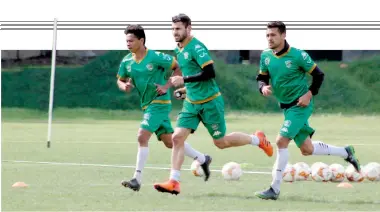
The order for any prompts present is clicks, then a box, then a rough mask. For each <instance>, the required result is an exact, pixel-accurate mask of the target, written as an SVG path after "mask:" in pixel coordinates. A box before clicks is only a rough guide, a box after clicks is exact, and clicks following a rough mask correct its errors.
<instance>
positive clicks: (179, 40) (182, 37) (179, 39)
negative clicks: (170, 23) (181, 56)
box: [176, 34, 187, 43]
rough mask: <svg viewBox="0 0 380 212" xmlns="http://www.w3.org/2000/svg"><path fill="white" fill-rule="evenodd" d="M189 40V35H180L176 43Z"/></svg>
mask: <svg viewBox="0 0 380 212" xmlns="http://www.w3.org/2000/svg"><path fill="white" fill-rule="evenodd" d="M186 38H187V35H186V34H183V35H178V39H177V40H176V42H179V43H181V42H183V41H184V40H185V39H186Z"/></svg>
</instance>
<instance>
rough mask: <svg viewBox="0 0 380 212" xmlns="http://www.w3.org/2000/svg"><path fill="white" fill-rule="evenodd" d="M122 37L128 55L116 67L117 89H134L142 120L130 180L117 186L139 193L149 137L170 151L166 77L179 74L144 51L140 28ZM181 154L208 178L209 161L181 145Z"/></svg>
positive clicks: (170, 62) (173, 64) (171, 63)
mask: <svg viewBox="0 0 380 212" xmlns="http://www.w3.org/2000/svg"><path fill="white" fill-rule="evenodd" d="M124 33H125V35H126V38H127V47H128V49H129V50H130V52H131V53H129V54H128V55H126V56H125V57H124V59H123V60H122V62H121V64H120V67H119V71H118V75H117V77H118V79H117V85H118V87H119V89H120V90H122V91H125V92H130V91H131V89H132V88H136V89H137V91H138V94H139V96H140V104H141V108H142V110H143V112H144V116H143V121H142V122H141V125H140V129H139V131H138V133H137V140H138V143H139V147H138V152H137V161H136V170H135V173H134V176H133V178H132V179H131V180H129V181H125V180H124V181H122V182H121V184H122V185H123V186H125V187H128V188H131V189H132V190H134V191H139V190H140V186H141V180H142V171H143V168H144V165H145V163H146V161H147V158H148V154H149V147H148V142H149V139H150V138H151V136H152V134H153V133H155V134H156V135H157V139H158V140H161V141H162V142H163V143H164V144H165V146H166V147H167V148H172V133H173V132H174V130H173V128H172V125H171V122H170V119H169V113H170V111H171V101H170V99H171V98H170V93H169V92H168V90H169V88H170V87H172V84H171V83H170V81H168V77H167V75H168V72H171V71H174V72H173V75H181V71H180V70H179V66H178V63H177V61H176V60H175V59H174V58H173V57H172V56H170V55H168V54H164V53H161V52H158V51H154V50H148V49H147V48H146V47H145V40H146V38H145V32H144V29H143V27H141V26H140V25H130V26H128V27H127V29H126V30H125V32H124ZM169 74H170V73H169ZM184 152H185V155H186V156H189V157H191V158H192V159H195V160H197V161H198V162H199V163H200V164H201V167H202V169H203V171H204V174H205V178H208V177H209V175H210V169H209V165H210V162H211V157H210V156H208V155H204V154H202V153H200V152H198V151H196V150H195V149H193V148H192V147H191V146H190V145H189V144H188V143H185V149H184Z"/></svg>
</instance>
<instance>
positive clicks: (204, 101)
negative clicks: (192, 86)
mask: <svg viewBox="0 0 380 212" xmlns="http://www.w3.org/2000/svg"><path fill="white" fill-rule="evenodd" d="M220 95H222V94H221V93H220V92H218V93H216V94H214V95H212V96H210V97H209V98H207V99H204V100H199V101H191V100H190V99H188V98H187V97H186V100H187V101H188V102H190V103H192V104H196V105H197V104H203V103H206V102H209V101H211V100H213V99H215V98H216V97H218V96H220Z"/></svg>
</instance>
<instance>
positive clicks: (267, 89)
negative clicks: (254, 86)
mask: <svg viewBox="0 0 380 212" xmlns="http://www.w3.org/2000/svg"><path fill="white" fill-rule="evenodd" d="M271 88H272V86H271V85H266V86H263V88H262V89H261V92H263V95H264V96H270V95H271V94H272V90H271Z"/></svg>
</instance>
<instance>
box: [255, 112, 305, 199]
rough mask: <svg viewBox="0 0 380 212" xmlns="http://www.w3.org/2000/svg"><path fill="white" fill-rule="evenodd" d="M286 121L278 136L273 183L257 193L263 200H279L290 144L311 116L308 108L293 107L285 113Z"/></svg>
mask: <svg viewBox="0 0 380 212" xmlns="http://www.w3.org/2000/svg"><path fill="white" fill-rule="evenodd" d="M284 115H285V121H284V123H283V125H282V127H281V129H280V134H279V136H277V139H276V144H277V157H276V162H275V164H274V165H273V170H272V183H271V186H270V188H269V189H267V190H264V191H261V192H257V193H256V196H258V197H259V198H262V199H272V200H276V199H278V197H279V195H280V186H281V183H282V174H283V173H284V170H285V168H286V164H287V163H288V160H289V150H288V145H289V142H290V141H291V140H292V139H293V138H294V137H295V136H296V135H297V134H298V133H299V132H300V130H301V129H302V127H303V126H304V124H305V123H306V121H307V119H308V118H309V116H310V113H309V112H308V110H307V108H301V107H292V108H289V109H286V110H285V111H284Z"/></svg>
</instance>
